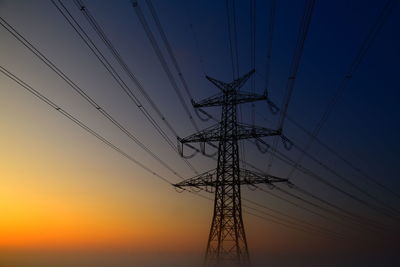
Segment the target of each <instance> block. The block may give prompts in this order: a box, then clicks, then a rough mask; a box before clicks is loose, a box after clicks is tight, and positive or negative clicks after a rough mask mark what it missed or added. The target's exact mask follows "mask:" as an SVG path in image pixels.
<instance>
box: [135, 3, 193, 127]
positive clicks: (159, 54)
mask: <svg viewBox="0 0 400 267" xmlns="http://www.w3.org/2000/svg"><path fill="white" fill-rule="evenodd" d="M131 3H132V7H133V9H134V10H135V13H136V15H137V17H138V19H139V21H140V24H141V25H142V28H143V30H144V31H145V34H146V36H147V39H148V40H149V41H150V44H151V46H152V48H153V51H154V52H155V54H156V56H157V58H158V61H159V62H160V64H161V66H162V68H163V70H164V72H165V74H166V75H167V78H168V80H169V82H170V84H171V86H172V88H173V89H174V91H175V93H176V95H177V97H178V99H179V102H180V103H181V105H182V107H183V109H184V111H185V113H186V115H187V116H188V117H189V120H190V122H191V123H192V125H193V127H194V128H195V130H196V131H199V127H198V125H197V123H196V121H195V120H194V118H193V116H192V114H191V112H190V109H189V107H188V105H187V104H186V102H185V99H184V97H183V95H182V93H181V91H180V89H179V86H178V84H177V82H176V81H175V78H174V76H173V74H172V72H171V70H170V68H169V66H168V63H167V61H166V60H165V58H164V56H163V54H162V52H161V49H160V47H159V46H158V43H157V40H156V39H155V37H154V35H153V33H152V31H151V29H150V27H149V24H148V23H147V20H146V18H145V16H144V14H143V12H142V10H141V8H140V5H139V3H138V2H137V0H131Z"/></svg>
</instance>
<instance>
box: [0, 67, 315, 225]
mask: <svg viewBox="0 0 400 267" xmlns="http://www.w3.org/2000/svg"><path fill="white" fill-rule="evenodd" d="M0 71H1V72H2V73H3V74H4V75H6V76H7V77H8V78H10V79H11V80H13V81H14V82H16V83H18V84H19V85H20V86H22V87H23V88H24V89H26V90H27V91H28V92H30V93H31V94H33V95H34V96H35V97H37V98H38V99H40V100H41V101H43V102H44V103H46V104H47V105H49V106H50V107H52V108H53V109H55V110H56V111H58V112H59V113H60V114H62V115H63V116H64V117H66V118H67V119H69V120H71V121H72V122H74V123H75V124H77V125H78V126H79V127H81V128H82V129H84V130H85V131H86V132H88V133H90V134H91V135H92V136H94V137H96V138H97V139H98V140H100V141H101V142H103V143H104V144H106V145H107V146H109V147H110V148H112V149H113V150H115V151H116V152H118V153H119V154H121V155H122V156H124V157H125V158H127V159H128V160H130V161H131V162H133V163H135V164H136V165H138V166H140V167H141V168H143V169H144V170H146V171H147V172H149V173H150V174H152V175H154V176H156V177H157V178H158V179H160V180H162V181H163V182H165V183H167V184H169V185H172V183H171V182H170V181H169V180H168V179H167V178H165V177H163V176H161V175H160V174H158V173H157V172H155V171H153V170H151V169H150V168H149V167H147V166H146V165H144V164H143V163H141V162H140V161H138V160H136V159H135V158H133V157H132V156H130V155H129V154H127V153H126V152H124V151H123V150H122V149H120V148H119V147H117V146H115V145H114V144H112V143H111V142H110V141H109V140H107V139H106V138H104V137H103V136H101V135H100V134H98V133H97V132H96V131H94V130H92V129H91V128H90V127H88V126H87V125H86V124H84V123H83V122H82V121H80V120H79V119H77V118H76V117H74V116H72V115H71V114H69V113H68V112H67V111H65V110H64V109H62V108H61V107H60V106H58V105H57V104H56V103H54V102H53V101H51V100H50V99H49V98H47V97H46V96H44V95H43V94H41V93H40V92H38V91H37V90H35V89H34V88H32V87H31V86H30V85H28V84H27V83H25V82H24V81H22V80H21V79H20V78H18V77H17V76H15V75H14V74H12V73H11V72H9V71H8V70H7V69H5V68H3V67H2V66H0ZM186 191H189V190H186ZM189 192H191V193H193V194H195V195H197V196H200V197H203V198H206V199H208V200H211V199H210V198H208V197H204V196H202V195H200V194H197V193H194V192H192V191H189ZM250 208H251V207H250ZM245 212H246V211H245ZM246 213H248V214H250V215H253V216H257V217H261V218H263V219H264V220H268V221H272V222H274V223H277V224H280V225H283V226H286V227H289V228H292V229H296V230H299V231H306V232H307V230H304V229H302V228H301V227H297V226H295V225H288V224H286V223H282V222H280V221H279V220H278V219H277V220H273V219H269V218H265V217H262V216H258V215H256V214H252V213H250V212H246ZM270 216H271V215H270ZM280 220H282V219H280Z"/></svg>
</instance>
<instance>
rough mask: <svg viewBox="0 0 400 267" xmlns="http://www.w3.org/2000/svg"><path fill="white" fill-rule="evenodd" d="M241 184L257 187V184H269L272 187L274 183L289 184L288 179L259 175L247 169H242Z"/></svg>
mask: <svg viewBox="0 0 400 267" xmlns="http://www.w3.org/2000/svg"><path fill="white" fill-rule="evenodd" d="M240 177H241V179H240V184H241V185H244V184H246V185H256V184H269V185H272V184H273V183H288V184H291V183H290V182H289V180H288V179H284V178H280V177H276V176H273V175H269V174H264V173H258V172H254V171H250V170H247V169H240Z"/></svg>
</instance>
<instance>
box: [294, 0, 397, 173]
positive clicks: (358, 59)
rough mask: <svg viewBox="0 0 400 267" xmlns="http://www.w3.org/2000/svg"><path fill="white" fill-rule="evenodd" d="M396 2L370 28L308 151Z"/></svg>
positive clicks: (390, 3)
mask: <svg viewBox="0 0 400 267" xmlns="http://www.w3.org/2000/svg"><path fill="white" fill-rule="evenodd" d="M396 3H397V1H395V0H389V1H387V2H386V4H385V6H384V8H383V9H382V11H381V13H380V14H379V16H378V19H377V20H376V22H375V24H374V25H373V26H372V28H371V29H370V31H369V33H368V35H367V36H366V38H365V39H364V41H363V43H362V45H361V47H360V48H359V50H358V53H357V55H356V57H355V58H354V60H353V62H352V64H351V65H350V68H349V70H348V72H347V73H346V75H345V76H344V77H343V79H342V80H341V82H340V83H339V86H338V87H337V88H336V91H335V93H334V95H333V97H332V98H331V100H330V101H329V103H328V105H327V108H326V109H325V111H324V113H323V115H322V117H321V118H320V120H319V121H318V123H317V125H316V126H315V127H314V129H313V131H312V136H311V137H310V138H309V140H308V142H307V145H306V147H305V149H304V151H307V150H308V149H309V148H310V147H311V145H312V144H313V143H314V141H315V137H316V136H317V135H318V134H319V132H320V130H321V129H322V127H323V126H324V124H325V123H326V121H327V120H328V118H329V116H330V114H331V112H332V110H333V109H334V107H335V106H336V103H337V102H338V101H339V98H340V96H341V95H342V92H343V91H344V89H345V88H346V86H347V85H348V83H349V82H350V80H351V78H352V77H353V75H354V73H355V72H356V71H357V69H358V67H359V65H360V63H361V62H362V60H363V58H364V57H365V55H366V53H367V51H368V50H369V48H370V47H371V44H372V42H373V41H374V40H375V38H376V36H377V35H378V33H379V31H380V30H381V28H382V26H383V25H384V23H385V21H386V19H387V18H388V16H389V14H390V12H391V10H392V9H393V7H394V5H395V4H396ZM304 155H305V154H304V153H302V154H301V155H300V156H299V157H298V159H297V161H296V164H300V163H301V162H302V160H303V158H304ZM295 170H296V169H295V168H294V167H293V168H292V169H291V171H290V173H289V175H288V178H290V177H291V176H292V175H293V173H294V172H295Z"/></svg>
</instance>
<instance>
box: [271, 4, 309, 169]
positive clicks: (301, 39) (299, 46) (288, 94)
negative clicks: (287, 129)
mask: <svg viewBox="0 0 400 267" xmlns="http://www.w3.org/2000/svg"><path fill="white" fill-rule="evenodd" d="M314 6H315V0H307V2H306V6H305V9H304V13H303V17H302V20H301V23H300V29H299V36H298V39H297V43H296V47H295V50H294V53H293V58H292V63H291V66H290V71H289V77H288V80H287V84H286V88H285V91H284V97H283V102H282V108H281V110H280V111H281V112H280V114H279V118H278V124H277V127H276V128H277V129H278V130H279V131H283V126H284V122H285V118H286V114H287V110H288V107H289V102H290V100H291V98H292V94H293V89H294V86H295V82H296V78H297V72H298V70H299V67H300V61H301V58H302V55H303V51H304V44H305V41H306V39H307V36H308V31H309V28H310V24H311V19H312V16H313V10H314ZM278 140H279V136H275V137H273V143H272V145H273V147H274V148H275V149H276V148H277V147H278ZM273 160H274V156H273V155H272V154H271V155H270V158H269V162H268V171H269V170H270V169H271V166H272V163H273Z"/></svg>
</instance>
